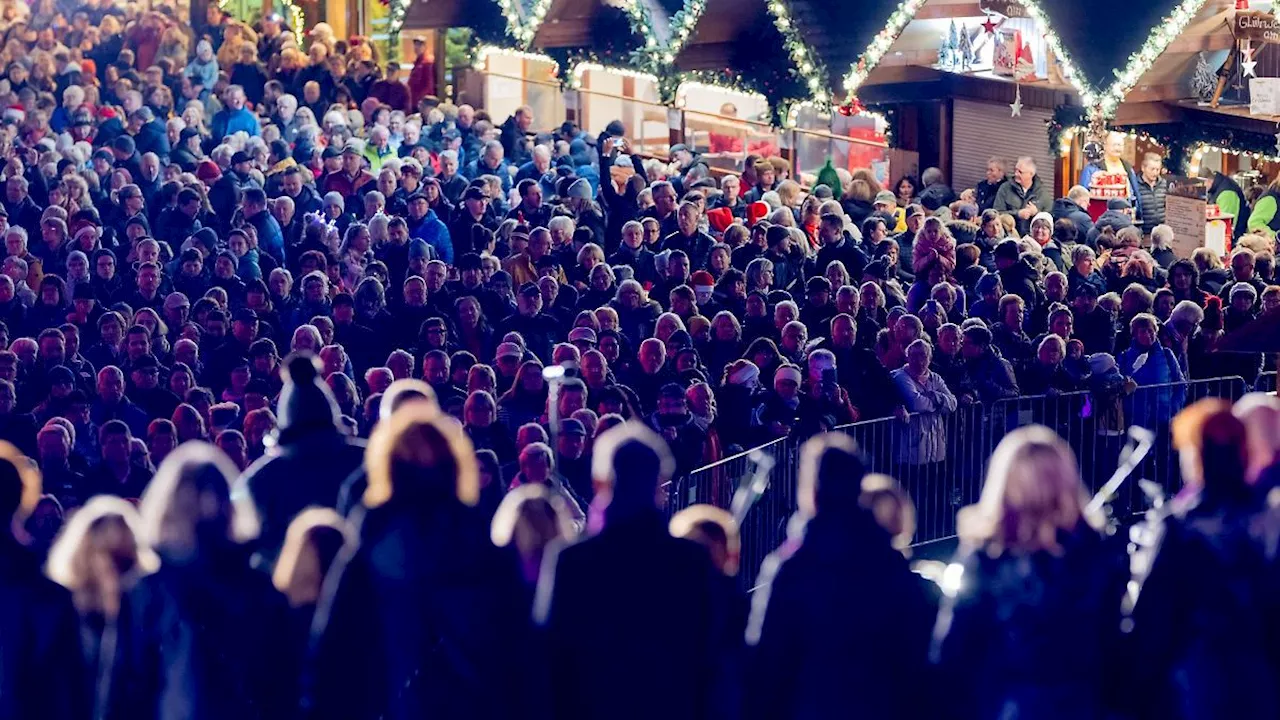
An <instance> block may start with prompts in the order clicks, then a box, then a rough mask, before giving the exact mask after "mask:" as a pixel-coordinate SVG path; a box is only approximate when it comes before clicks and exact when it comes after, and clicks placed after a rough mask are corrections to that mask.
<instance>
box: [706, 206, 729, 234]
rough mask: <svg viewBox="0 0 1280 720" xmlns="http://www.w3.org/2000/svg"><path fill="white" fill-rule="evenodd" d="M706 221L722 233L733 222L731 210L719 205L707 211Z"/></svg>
mask: <svg viewBox="0 0 1280 720" xmlns="http://www.w3.org/2000/svg"><path fill="white" fill-rule="evenodd" d="M707 221H708V222H710V223H711V227H713V228H715V231H716V232H718V233H721V234H723V233H724V231H725V230H728V229H729V226H730V225H732V224H733V211H732V210H730V209H729V208H727V207H719V208H715V209H712V210H708V211H707Z"/></svg>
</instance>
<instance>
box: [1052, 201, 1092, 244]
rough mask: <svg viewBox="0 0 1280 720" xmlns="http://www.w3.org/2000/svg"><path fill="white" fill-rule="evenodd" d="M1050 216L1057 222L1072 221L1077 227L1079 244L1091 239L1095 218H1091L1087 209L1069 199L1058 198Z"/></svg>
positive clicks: (1054, 202)
mask: <svg viewBox="0 0 1280 720" xmlns="http://www.w3.org/2000/svg"><path fill="white" fill-rule="evenodd" d="M1049 214H1050V215H1052V216H1053V219H1054V220H1055V221H1056V220H1070V221H1071V222H1072V223H1073V224H1074V225H1075V226H1076V239H1077V240H1078V241H1079V242H1085V240H1086V239H1087V238H1088V237H1089V231H1090V230H1092V229H1093V218H1091V217H1089V213H1088V212H1086V211H1085V208H1082V207H1080V206H1079V205H1077V204H1075V202H1074V201H1072V200H1071V199H1069V198H1058V199H1057V200H1054V201H1053V209H1051V210H1050V211H1049Z"/></svg>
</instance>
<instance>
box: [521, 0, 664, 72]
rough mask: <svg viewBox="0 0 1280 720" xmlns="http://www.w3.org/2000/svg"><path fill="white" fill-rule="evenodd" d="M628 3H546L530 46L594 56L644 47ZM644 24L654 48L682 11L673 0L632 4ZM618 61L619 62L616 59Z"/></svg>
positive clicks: (570, 0) (569, 0)
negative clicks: (645, 23) (639, 12)
mask: <svg viewBox="0 0 1280 720" xmlns="http://www.w3.org/2000/svg"><path fill="white" fill-rule="evenodd" d="M631 1H632V0H616V1H609V0H550V4H549V5H548V6H547V10H546V15H544V16H543V18H542V21H541V22H540V23H538V26H537V27H536V28H535V29H534V33H533V41H532V43H531V44H532V46H533V47H534V48H537V49H540V50H547V49H552V48H564V49H567V50H570V51H572V50H575V49H577V50H582V51H584V53H585V54H588V55H593V56H598V55H600V54H601V53H602V51H603V50H605V49H609V50H611V51H614V52H616V53H619V54H622V53H626V52H631V51H634V50H638V49H640V48H641V47H644V43H645V38H644V36H643V35H642V34H641V33H640V32H637V29H636V28H635V22H634V21H633V19H632V16H631V13H630V10H629V8H628V4H629V2H631ZM634 2H636V3H638V4H639V7H638V8H636V9H637V10H639V11H641V12H642V13H643V16H644V17H645V18H646V20H647V23H648V24H647V25H646V29H645V30H646V31H647V33H649V35H651V36H652V37H653V38H654V39H655V42H656V43H657V44H658V45H665V44H666V42H667V41H668V40H669V37H670V18H671V15H672V13H674V12H677V11H679V9H680V8H681V7H682V5H681V3H680V2H678V1H677V0H634ZM619 61H620V62H621V61H623V59H622V58H621V57H619Z"/></svg>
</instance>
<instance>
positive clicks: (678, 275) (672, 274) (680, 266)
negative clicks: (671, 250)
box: [667, 257, 689, 282]
mask: <svg viewBox="0 0 1280 720" xmlns="http://www.w3.org/2000/svg"><path fill="white" fill-rule="evenodd" d="M667 277H669V278H671V279H672V280H674V281H676V282H681V281H683V280H685V279H687V278H688V277H689V258H687V257H675V258H672V259H671V262H670V263H668V265H667Z"/></svg>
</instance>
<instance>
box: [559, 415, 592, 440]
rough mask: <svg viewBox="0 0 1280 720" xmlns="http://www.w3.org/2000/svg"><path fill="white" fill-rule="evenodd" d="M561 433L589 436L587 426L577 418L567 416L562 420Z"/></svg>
mask: <svg viewBox="0 0 1280 720" xmlns="http://www.w3.org/2000/svg"><path fill="white" fill-rule="evenodd" d="M560 434H561V435H577V436H578V437H586V436H587V426H586V425H583V424H582V421H581V420H579V419H577V418H565V419H563V420H561V421H560Z"/></svg>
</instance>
